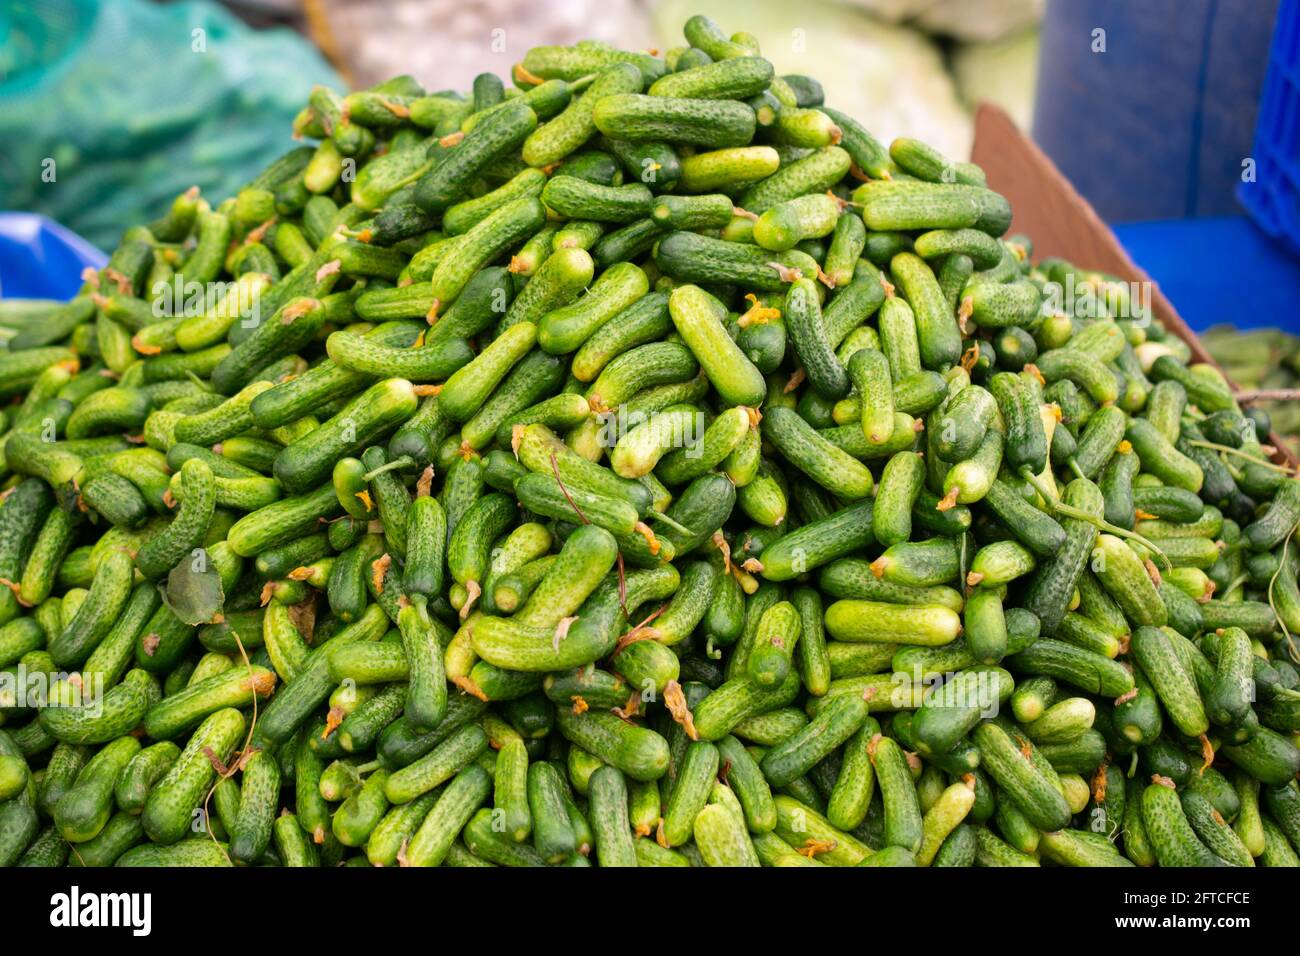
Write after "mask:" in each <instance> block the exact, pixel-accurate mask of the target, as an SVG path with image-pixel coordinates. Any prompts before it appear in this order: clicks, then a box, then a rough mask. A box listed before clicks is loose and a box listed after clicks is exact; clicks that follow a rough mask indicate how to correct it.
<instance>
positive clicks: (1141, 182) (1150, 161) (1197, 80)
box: [1033, 0, 1300, 225]
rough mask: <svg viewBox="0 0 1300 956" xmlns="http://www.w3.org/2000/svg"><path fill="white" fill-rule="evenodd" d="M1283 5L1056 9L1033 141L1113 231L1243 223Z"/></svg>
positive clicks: (1209, 1)
mask: <svg viewBox="0 0 1300 956" xmlns="http://www.w3.org/2000/svg"><path fill="white" fill-rule="evenodd" d="M1278 2H1279V0H1051V2H1050V3H1049V4H1048V6H1047V14H1046V17H1045V18H1044V20H1043V29H1042V45H1041V49H1040V54H1039V60H1038V94H1037V100H1036V102H1035V106H1034V128H1033V135H1034V139H1035V140H1036V141H1037V142H1038V144H1039V145H1040V146H1041V147H1042V148H1043V151H1044V152H1046V153H1047V155H1048V156H1050V157H1051V158H1052V161H1053V162H1054V163H1056V165H1057V167H1058V168H1059V169H1060V170H1061V172H1062V173H1063V174H1064V175H1065V177H1066V178H1067V179H1068V180H1070V182H1071V183H1072V184H1073V185H1074V187H1075V189H1077V190H1078V191H1079V192H1080V193H1081V194H1082V195H1083V196H1084V198H1085V199H1087V200H1088V202H1090V203H1091V204H1092V207H1093V208H1094V209H1096V210H1097V213H1098V215H1100V216H1101V217H1102V219H1104V220H1105V221H1106V222H1108V223H1111V224H1112V225H1113V224H1115V223H1120V222H1152V221H1156V220H1166V219H1185V218H1192V217H1197V216H1233V215H1237V214H1239V213H1240V212H1241V207H1240V205H1239V203H1238V202H1237V200H1236V198H1235V196H1234V191H1235V189H1236V186H1237V184H1238V183H1239V182H1241V172H1242V166H1241V162H1242V160H1243V159H1245V158H1246V157H1247V156H1249V155H1250V143H1251V139H1252V138H1253V137H1254V135H1255V127H1256V105H1257V104H1258V103H1259V91H1260V89H1261V87H1262V86H1263V83H1264V76H1265V73H1266V72H1267V61H1268V50H1269V43H1270V38H1271V36H1272V33H1273V23H1274V21H1275V20H1276V19H1277V17H1276V11H1277V7H1278ZM1284 5H1285V6H1289V7H1291V8H1294V7H1295V6H1296V3H1295V0H1285V2H1284ZM1295 29H1296V28H1295V25H1294V18H1293V19H1292V27H1291V30H1290V33H1291V34H1292V35H1291V36H1290V38H1289V39H1290V42H1291V43H1292V44H1294V43H1295V42H1296V37H1295V36H1294V33H1295ZM1284 32H1286V31H1284V30H1283V29H1282V28H1279V30H1278V34H1279V35H1281V34H1282V33H1284ZM1274 42H1275V43H1276V42H1278V41H1274ZM1103 43H1104V52H1102V51H1101V46H1102V44H1103ZM1274 49H1276V46H1275V47H1274ZM1094 50H1095V51H1096V52H1094ZM1295 66H1296V65H1295V63H1294V62H1292V64H1291V69H1292V70H1294V69H1295ZM1291 77H1292V79H1291V82H1292V83H1293V84H1294V83H1296V82H1297V77H1296V74H1295V73H1294V72H1293V73H1292V74H1291ZM1294 102H1295V98H1294V97H1293V103H1294ZM1298 121H1300V119H1297V118H1296V117H1294V116H1293V118H1292V122H1293V123H1295V122H1298ZM1288 155H1289V156H1290V157H1291V159H1292V161H1294V159H1295V158H1296V151H1295V143H1294V140H1293V141H1292V146H1291V152H1290V153H1289V154H1288ZM1292 168H1293V169H1294V168H1295V167H1294V166H1293V167H1292ZM1295 186H1296V183H1295V182H1294V181H1293V183H1292V187H1293V188H1294V187H1295Z"/></svg>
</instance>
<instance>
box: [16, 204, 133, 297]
mask: <svg viewBox="0 0 1300 956" xmlns="http://www.w3.org/2000/svg"><path fill="white" fill-rule="evenodd" d="M107 261H108V257H107V256H106V255H104V253H102V252H100V251H99V250H98V249H96V248H95V247H94V246H92V245H91V244H90V243H89V242H87V241H86V240H85V239H83V238H81V236H79V235H77V234H76V233H75V232H72V231H71V230H70V229H66V228H64V227H63V226H61V225H59V224H58V223H57V222H55V221H54V220H52V219H47V218H46V217H45V216H40V215H37V214H36V213H31V212H4V213H0V298H4V299H71V298H72V297H73V296H74V295H76V294H77V290H78V289H80V288H81V282H82V280H81V270H82V269H84V268H86V267H87V266H91V267H93V268H96V269H99V268H102V267H103V265H104V263H105V262H107Z"/></svg>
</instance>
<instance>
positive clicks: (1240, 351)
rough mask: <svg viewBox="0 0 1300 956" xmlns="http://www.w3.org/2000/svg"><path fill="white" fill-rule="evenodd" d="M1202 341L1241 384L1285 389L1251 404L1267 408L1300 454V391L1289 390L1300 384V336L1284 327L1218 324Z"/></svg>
mask: <svg viewBox="0 0 1300 956" xmlns="http://www.w3.org/2000/svg"><path fill="white" fill-rule="evenodd" d="M1201 344H1202V345H1204V346H1205V348H1206V349H1207V350H1208V351H1209V353H1210V354H1211V355H1213V356H1214V360H1215V361H1216V362H1218V363H1219V364H1220V365H1222V366H1223V370H1224V373H1225V374H1226V375H1227V376H1228V378H1229V379H1231V380H1232V382H1233V384H1234V385H1236V386H1237V387H1238V388H1240V389H1243V390H1245V391H1250V392H1255V391H1265V392H1278V391H1281V392H1282V393H1283V394H1282V395H1280V396H1278V397H1277V398H1273V399H1265V400H1262V401H1259V400H1253V401H1252V405H1253V406H1254V407H1256V408H1261V409H1264V410H1266V411H1267V412H1268V414H1269V415H1270V416H1271V418H1272V424H1273V429H1274V430H1275V431H1276V432H1277V433H1278V434H1279V435H1281V436H1282V438H1283V439H1284V440H1285V441H1286V443H1287V447H1288V448H1289V449H1290V450H1291V453H1292V454H1295V455H1300V395H1296V394H1289V393H1290V392H1292V391H1293V390H1295V389H1296V388H1297V385H1298V384H1300V338H1297V337H1296V336H1294V335H1289V334H1287V333H1286V332H1283V331H1282V330H1281V329H1251V330H1243V329H1239V328H1237V327H1236V326H1235V325H1216V326H1214V327H1212V328H1209V329H1206V330H1205V332H1204V333H1202V335H1201Z"/></svg>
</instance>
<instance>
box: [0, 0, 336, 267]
mask: <svg viewBox="0 0 1300 956" xmlns="http://www.w3.org/2000/svg"><path fill="white" fill-rule="evenodd" d="M314 83H326V84H331V85H334V86H335V87H338V86H340V85H341V83H340V80H339V78H338V76H337V75H336V74H335V73H334V71H333V70H332V69H331V68H330V67H329V65H328V64H327V63H326V62H325V61H324V59H323V58H322V57H321V56H320V54H319V53H318V52H317V51H316V50H314V49H313V48H312V47H311V46H310V45H309V44H308V43H307V42H306V41H305V40H303V39H302V38H301V37H300V36H298V35H297V34H295V33H293V32H291V31H289V30H268V31H260V32H259V31H254V30H251V29H250V28H248V27H247V26H245V25H244V24H243V23H241V22H240V21H238V20H236V19H235V18H233V17H232V16H231V15H230V14H229V13H227V12H226V11H224V10H222V9H221V8H220V7H218V6H216V5H215V4H211V3H177V4H173V5H168V6H155V5H154V4H151V3H145V2H142V0H11V2H9V3H6V4H0V141H3V142H4V143H5V148H4V149H3V150H0V209H23V210H30V211H33V212H43V213H45V214H46V215H49V216H51V217H53V218H55V219H57V220H59V221H60V222H62V223H64V224H65V225H67V226H69V227H70V228H72V229H73V230H75V231H76V232H79V233H81V234H82V235H83V236H85V237H86V238H88V239H90V240H91V241H92V242H94V243H96V244H97V245H99V246H101V247H103V248H111V247H112V246H114V245H115V244H116V243H117V239H118V237H119V235H120V233H121V229H122V226H123V224H125V223H132V222H140V221H145V220H148V219H151V218H153V217H154V216H157V215H159V214H161V213H162V212H163V211H164V210H165V208H166V206H167V203H168V202H169V201H170V200H171V198H172V197H173V196H175V195H176V194H177V193H178V192H180V191H181V190H183V189H185V188H186V187H188V186H191V185H198V186H200V187H201V188H202V189H203V191H204V193H206V194H208V195H209V196H211V197H213V198H214V199H220V198H222V197H224V196H226V195H227V194H229V193H231V192H233V191H234V190H236V189H238V188H239V186H240V185H241V184H243V183H244V182H246V181H247V180H248V179H250V178H251V177H252V176H253V175H254V174H255V173H256V172H257V171H258V170H259V169H260V168H261V167H262V166H264V165H265V164H266V163H268V162H270V161H271V160H272V159H274V158H275V157H276V156H278V155H280V154H281V153H283V152H284V150H285V149H287V148H288V147H289V146H290V145H292V143H291V142H290V141H289V140H288V138H287V134H286V130H288V129H289V126H290V123H291V121H292V118H293V116H294V114H295V113H296V112H297V111H298V110H299V109H300V108H301V107H302V105H303V103H304V102H305V101H306V98H307V94H308V92H309V91H310V89H311V86H312V84H314ZM50 160H52V161H53V166H52V172H53V178H54V180H53V182H47V181H45V179H46V178H48V177H49V175H50V170H51V164H50V162H49V161H50Z"/></svg>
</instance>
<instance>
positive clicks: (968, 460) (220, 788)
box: [0, 17, 1300, 866]
mask: <svg viewBox="0 0 1300 956" xmlns="http://www.w3.org/2000/svg"><path fill="white" fill-rule="evenodd" d="M684 32H685V39H686V42H687V45H685V46H682V47H679V48H676V49H672V50H669V51H667V53H666V54H665V55H663V56H662V57H661V56H658V55H654V54H651V53H643V52H625V51H620V50H616V49H613V48H611V47H609V46H607V45H604V44H601V43H594V42H588V43H580V44H578V45H576V46H573V47H541V48H537V49H534V50H531V51H529V52H528V53H527V55H526V56H525V57H524V58H523V60H522V61H521V62H520V63H519V64H518V65H517V66H516V67H515V68H514V70H513V76H512V78H511V79H512V81H513V86H512V87H511V88H509V89H507V88H505V86H504V85H503V83H502V81H501V80H500V79H499V78H498V77H496V76H494V75H492V74H483V75H481V76H479V77H477V78H476V79H475V81H474V84H473V90H472V92H470V93H468V94H461V93H456V92H435V93H428V92H426V91H425V90H423V89H422V88H420V86H419V84H417V83H416V82H415V81H414V80H412V79H411V78H410V77H398V78H396V79H393V80H391V81H389V82H387V83H384V84H381V85H379V86H377V87H374V88H371V89H368V90H362V91H359V92H354V93H351V94H348V95H347V96H339V95H338V94H336V93H334V92H332V91H330V90H327V89H316V90H315V91H314V92H313V93H312V95H311V97H310V102H309V104H308V105H307V106H306V108H305V109H304V110H303V111H302V113H301V115H300V116H299V118H298V121H297V123H296V124H295V125H296V129H295V132H296V134H297V135H298V137H299V138H301V139H304V140H308V141H311V142H310V143H308V144H304V145H299V146H297V147H295V148H293V149H291V150H290V151H289V152H288V153H286V154H285V155H284V156H283V157H282V158H281V159H279V160H277V161H276V162H274V163H273V164H272V165H271V166H270V167H269V168H267V169H266V171H265V172H263V173H262V174H261V175H260V176H258V177H257V179H255V180H254V181H253V182H251V183H250V184H249V185H248V186H247V187H246V188H244V189H243V190H241V191H240V192H239V193H238V195H236V196H234V197H233V198H230V199H227V200H225V201H223V202H221V203H220V204H218V205H215V206H213V205H210V204H209V203H208V202H207V201H206V200H205V199H204V198H203V197H201V196H199V195H198V193H197V191H195V190H191V191H189V192H186V193H185V194H183V195H181V196H179V197H178V198H177V199H176V201H175V202H174V203H173V205H172V206H171V208H170V209H169V210H168V212H167V213H166V214H165V215H164V216H163V217H162V218H161V219H159V220H157V221H156V222H154V223H151V224H149V225H148V226H143V227H136V228H132V229H129V230H128V231H127V232H126V234H125V236H124V238H123V241H122V244H121V245H120V247H119V248H118V249H117V250H116V251H115V252H114V253H113V255H112V257H111V259H110V261H109V263H108V265H107V266H106V267H105V268H103V269H101V270H98V271H97V272H91V273H88V274H87V275H86V277H85V285H84V287H83V289H82V291H81V293H80V294H79V295H78V296H77V297H76V298H74V299H73V300H72V301H70V302H68V303H66V304H48V303H45V304H42V303H19V302H4V303H0V329H2V330H3V334H2V335H0V337H2V338H3V339H4V341H5V349H4V351H3V352H0V393H2V394H3V395H4V396H7V397H8V398H9V399H10V401H9V403H8V405H7V406H6V408H5V410H4V418H5V426H4V435H3V438H2V439H0V442H3V461H4V466H5V473H6V477H5V479H4V491H3V504H0V584H3V585H4V586H3V587H0V669H2V670H0V864H3V865H14V864H20V865H33V866H54V865H61V864H67V865H72V866H102V865H110V864H116V865H119V866H128V865H135V866H141V865H143V866H161V865H205V866H228V865H283V866H335V865H359V866H366V865H377V866H395V865H405V866H437V865H448V866H487V865H502V866H571V865H574V866H587V865H600V866H701V865H704V866H757V865H765V866H823V865H829V866H855V865H862V866H929V865H934V866H972V865H979V866H1039V865H1058V866H1122V865H1133V864H1136V865H1140V866H1150V865H1155V864H1159V865H1161V866H1189V865H1190V866H1203V865H1204V866H1208V865H1216V866H1217V865H1234V866H1252V865H1256V864H1263V865H1267V866H1297V865H1298V864H1300V861H1298V860H1297V852H1296V851H1297V849H1300V790H1298V789H1297V784H1296V774H1297V771H1300V749H1298V747H1297V743H1298V742H1300V738H1298V737H1297V731H1300V687H1298V686H1297V685H1298V684H1300V674H1298V672H1297V669H1296V666H1295V661H1296V659H1297V654H1298V653H1300V651H1298V649H1297V647H1296V646H1295V641H1294V639H1293V637H1292V635H1294V634H1295V633H1296V632H1300V586H1298V584H1297V578H1298V574H1300V541H1297V540H1295V529H1296V526H1297V523H1298V522H1300V481H1298V480H1297V479H1296V477H1295V475H1294V473H1293V470H1292V469H1291V468H1290V467H1288V466H1285V465H1279V464H1276V463H1274V462H1273V461H1271V460H1270V452H1271V449H1269V448H1268V447H1267V444H1266V438H1265V439H1264V442H1261V435H1264V436H1266V435H1267V421H1265V420H1263V419H1262V418H1259V417H1257V416H1254V415H1251V414H1245V413H1243V411H1242V409H1241V408H1240V407H1239V406H1238V403H1237V402H1236V400H1235V399H1234V396H1233V392H1232V390H1231V389H1230V388H1229V386H1228V384H1227V382H1226V381H1225V379H1224V378H1223V377H1222V376H1221V375H1220V374H1219V373H1218V372H1217V371H1216V370H1215V369H1213V368H1209V367H1203V366H1197V365H1195V364H1192V365H1189V364H1187V363H1188V348H1187V346H1186V345H1185V344H1184V343H1183V342H1181V341H1179V340H1178V339H1177V338H1175V337H1174V336H1172V335H1169V334H1166V332H1165V330H1164V329H1163V327H1162V325H1161V323H1160V322H1159V320H1158V319H1156V318H1155V317H1153V316H1150V315H1147V314H1144V313H1142V312H1141V311H1140V310H1139V309H1138V308H1137V306H1136V298H1135V297H1133V296H1131V295H1130V291H1131V290H1129V289H1128V287H1127V286H1126V285H1124V284H1123V283H1120V282H1118V281H1116V280H1115V279H1114V277H1111V276H1106V275H1099V274H1096V273H1091V272H1088V271H1087V270H1085V269H1081V268H1076V267H1075V266H1073V265H1071V264H1069V263H1066V262H1063V261H1060V260H1050V259H1049V260H1043V261H1040V262H1038V263H1037V264H1035V263H1034V262H1033V259H1032V255H1031V252H1032V250H1031V247H1030V244H1029V241H1028V240H1027V239H1024V238H1014V237H1013V238H1010V239H1007V238H1003V237H1004V235H1005V233H1006V232H1007V230H1008V228H1009V225H1010V222H1011V210H1010V208H1009V207H1008V204H1007V202H1006V200H1005V199H1004V198H1003V197H1002V196H1001V195H999V194H998V193H996V192H994V191H992V190H990V189H989V188H987V186H986V184H985V178H984V174H983V172H982V171H981V170H980V169H979V168H978V167H977V166H974V165H972V164H970V163H959V162H958V163H954V162H951V161H949V160H948V159H947V158H945V157H943V156H941V155H939V154H938V153H937V152H936V151H935V150H934V149H932V148H930V147H928V146H926V145H925V144H923V143H920V142H917V141H915V140H909V139H898V140H895V141H893V142H892V143H891V144H890V145H889V146H888V148H886V147H885V146H883V145H882V144H881V143H880V142H879V141H877V140H876V139H875V138H873V137H872V135H871V134H870V133H869V132H868V131H867V129H865V128H864V127H863V126H862V125H861V124H860V123H859V122H858V121H856V120H855V119H853V118H852V117H849V116H846V115H844V114H843V113H840V112H838V111H836V110H835V109H832V108H830V107H828V106H826V105H825V104H824V103H823V91H822V88H821V87H820V86H819V84H818V83H817V82H816V81H815V80H813V79H811V78H809V77H804V76H777V75H775V73H774V71H773V68H772V65H771V64H770V63H769V62H768V61H767V60H765V59H763V57H762V56H761V55H760V53H759V48H758V43H757V42H756V40H755V39H754V38H753V37H752V36H750V35H748V34H743V33H737V34H734V35H731V36H728V35H727V34H725V33H724V32H723V31H722V30H720V29H719V27H718V26H717V25H716V24H714V23H713V22H711V21H709V20H708V19H706V18H703V17H693V18H692V19H691V20H689V21H688V22H687V24H686V26H685V31H684ZM1061 287H1069V288H1073V289H1075V290H1080V289H1087V290H1089V291H1090V292H1091V293H1092V294H1090V295H1087V296H1081V297H1074V298H1072V299H1070V300H1069V301H1066V300H1062V299H1061V298H1060V297H1059V296H1056V295H1054V291H1053V290H1055V289H1059V288H1061ZM214 290H215V294H214ZM1131 300H1132V301H1131Z"/></svg>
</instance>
